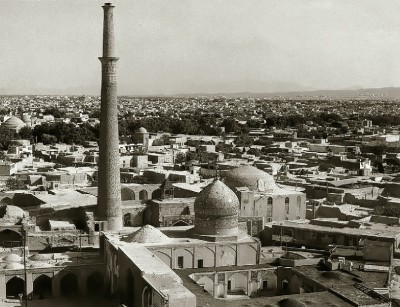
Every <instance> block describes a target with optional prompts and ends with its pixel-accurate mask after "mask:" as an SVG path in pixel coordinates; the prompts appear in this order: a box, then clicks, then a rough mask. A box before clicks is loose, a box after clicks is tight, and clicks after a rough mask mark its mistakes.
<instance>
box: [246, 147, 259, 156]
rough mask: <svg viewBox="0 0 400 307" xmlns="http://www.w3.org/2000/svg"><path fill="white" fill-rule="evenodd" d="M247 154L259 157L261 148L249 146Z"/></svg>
mask: <svg viewBox="0 0 400 307" xmlns="http://www.w3.org/2000/svg"><path fill="white" fill-rule="evenodd" d="M247 154H249V155H254V156H256V157H259V156H261V154H262V152H261V150H260V149H258V148H250V149H249V150H248V151H247Z"/></svg>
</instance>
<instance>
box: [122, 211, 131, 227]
mask: <svg viewBox="0 0 400 307" xmlns="http://www.w3.org/2000/svg"><path fill="white" fill-rule="evenodd" d="M124 226H132V222H131V214H130V213H125V214H124Z"/></svg>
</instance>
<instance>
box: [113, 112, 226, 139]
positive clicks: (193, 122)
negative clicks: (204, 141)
mask: <svg viewBox="0 0 400 307" xmlns="http://www.w3.org/2000/svg"><path fill="white" fill-rule="evenodd" d="M140 127H144V128H146V129H147V130H148V131H149V132H159V131H163V132H170V133H176V134H178V133H182V134H205V135H219V134H220V133H221V132H222V131H221V129H220V128H219V127H217V123H216V118H215V117H214V116H211V115H197V114H193V115H187V116H185V117H181V118H171V117H169V116H160V117H147V118H142V119H139V120H134V119H131V118H124V119H122V120H120V122H119V133H120V135H121V136H127V135H132V134H133V133H134V132H135V130H136V129H138V128H140Z"/></svg>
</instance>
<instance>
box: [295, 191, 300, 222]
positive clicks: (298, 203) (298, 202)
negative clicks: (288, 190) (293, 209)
mask: <svg viewBox="0 0 400 307" xmlns="http://www.w3.org/2000/svg"><path fill="white" fill-rule="evenodd" d="M300 211H301V197H300V196H297V213H296V215H297V219H300Z"/></svg>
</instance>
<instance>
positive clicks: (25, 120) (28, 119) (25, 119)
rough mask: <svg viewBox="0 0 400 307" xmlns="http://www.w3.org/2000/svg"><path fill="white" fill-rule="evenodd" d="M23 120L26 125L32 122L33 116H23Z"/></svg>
mask: <svg viewBox="0 0 400 307" xmlns="http://www.w3.org/2000/svg"><path fill="white" fill-rule="evenodd" d="M21 119H22V121H23V122H24V123H27V122H30V121H31V116H30V115H29V114H23V115H22V116H21Z"/></svg>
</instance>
